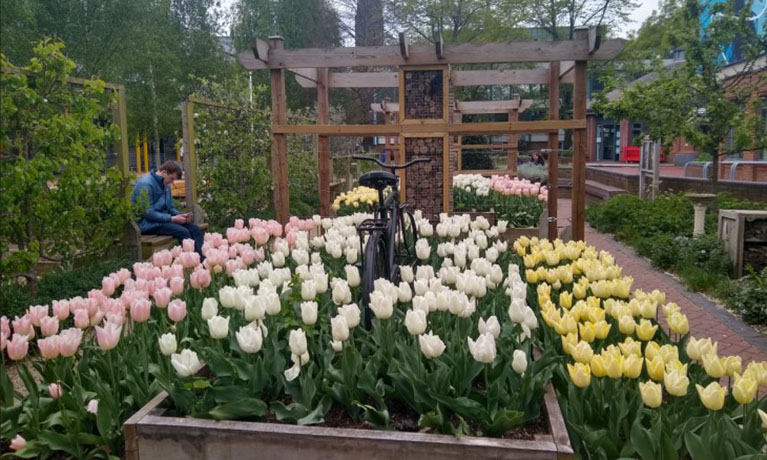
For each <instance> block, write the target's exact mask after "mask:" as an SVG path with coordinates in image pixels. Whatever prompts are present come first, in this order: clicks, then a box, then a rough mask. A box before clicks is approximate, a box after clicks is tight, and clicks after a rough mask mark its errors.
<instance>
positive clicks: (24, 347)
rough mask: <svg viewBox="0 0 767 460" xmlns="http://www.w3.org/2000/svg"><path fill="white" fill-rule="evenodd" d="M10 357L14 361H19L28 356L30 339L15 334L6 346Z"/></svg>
mask: <svg viewBox="0 0 767 460" xmlns="http://www.w3.org/2000/svg"><path fill="white" fill-rule="evenodd" d="M6 350H7V351H8V357H9V358H11V359H12V360H14V361H19V360H21V359H24V357H25V356H27V351H28V350H29V339H27V336H25V335H21V334H13V337H12V338H11V340H10V341H9V342H8V343H7V345H6Z"/></svg>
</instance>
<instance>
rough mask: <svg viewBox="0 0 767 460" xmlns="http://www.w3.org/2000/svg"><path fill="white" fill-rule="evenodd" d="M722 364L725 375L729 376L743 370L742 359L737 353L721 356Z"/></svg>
mask: <svg viewBox="0 0 767 460" xmlns="http://www.w3.org/2000/svg"><path fill="white" fill-rule="evenodd" d="M722 366H724V371H725V372H727V375H729V376H730V377H732V376H734V375H735V374H740V373H741V372H743V361H742V359H741V357H740V356H737V355H731V356H727V357H725V358H722Z"/></svg>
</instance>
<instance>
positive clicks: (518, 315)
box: [509, 298, 527, 324]
mask: <svg viewBox="0 0 767 460" xmlns="http://www.w3.org/2000/svg"><path fill="white" fill-rule="evenodd" d="M526 308H527V305H526V304H525V299H518V298H515V299H514V300H512V301H511V304H510V305H509V319H510V320H511V321H512V322H514V323H517V324H519V323H522V322H523V321H524V320H525V309H526Z"/></svg>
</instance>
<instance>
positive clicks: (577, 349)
mask: <svg viewBox="0 0 767 460" xmlns="http://www.w3.org/2000/svg"><path fill="white" fill-rule="evenodd" d="M570 355H571V356H572V357H573V359H574V360H576V361H578V362H579V363H584V364H586V363H590V362H591V357H592V356H594V350H592V349H591V345H589V344H588V342H584V341H583V340H581V341H580V342H578V343H577V344H576V345H575V346H574V347H573V348H572V349H571V353H570Z"/></svg>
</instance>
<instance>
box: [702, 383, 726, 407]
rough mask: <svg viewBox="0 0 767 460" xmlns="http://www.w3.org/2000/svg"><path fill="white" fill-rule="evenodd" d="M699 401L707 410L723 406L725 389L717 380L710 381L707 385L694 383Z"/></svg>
mask: <svg viewBox="0 0 767 460" xmlns="http://www.w3.org/2000/svg"><path fill="white" fill-rule="evenodd" d="M695 388H696V389H697V390H698V396H699V397H700V401H701V402H702V403H703V405H704V406H706V409H709V410H720V409H721V408H722V407H723V406H724V395H725V389H724V388H722V387H721V386H720V385H719V383H718V382H711V383H709V384H708V386H707V387H705V388H703V387H702V386H700V385H697V384H696V385H695Z"/></svg>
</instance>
